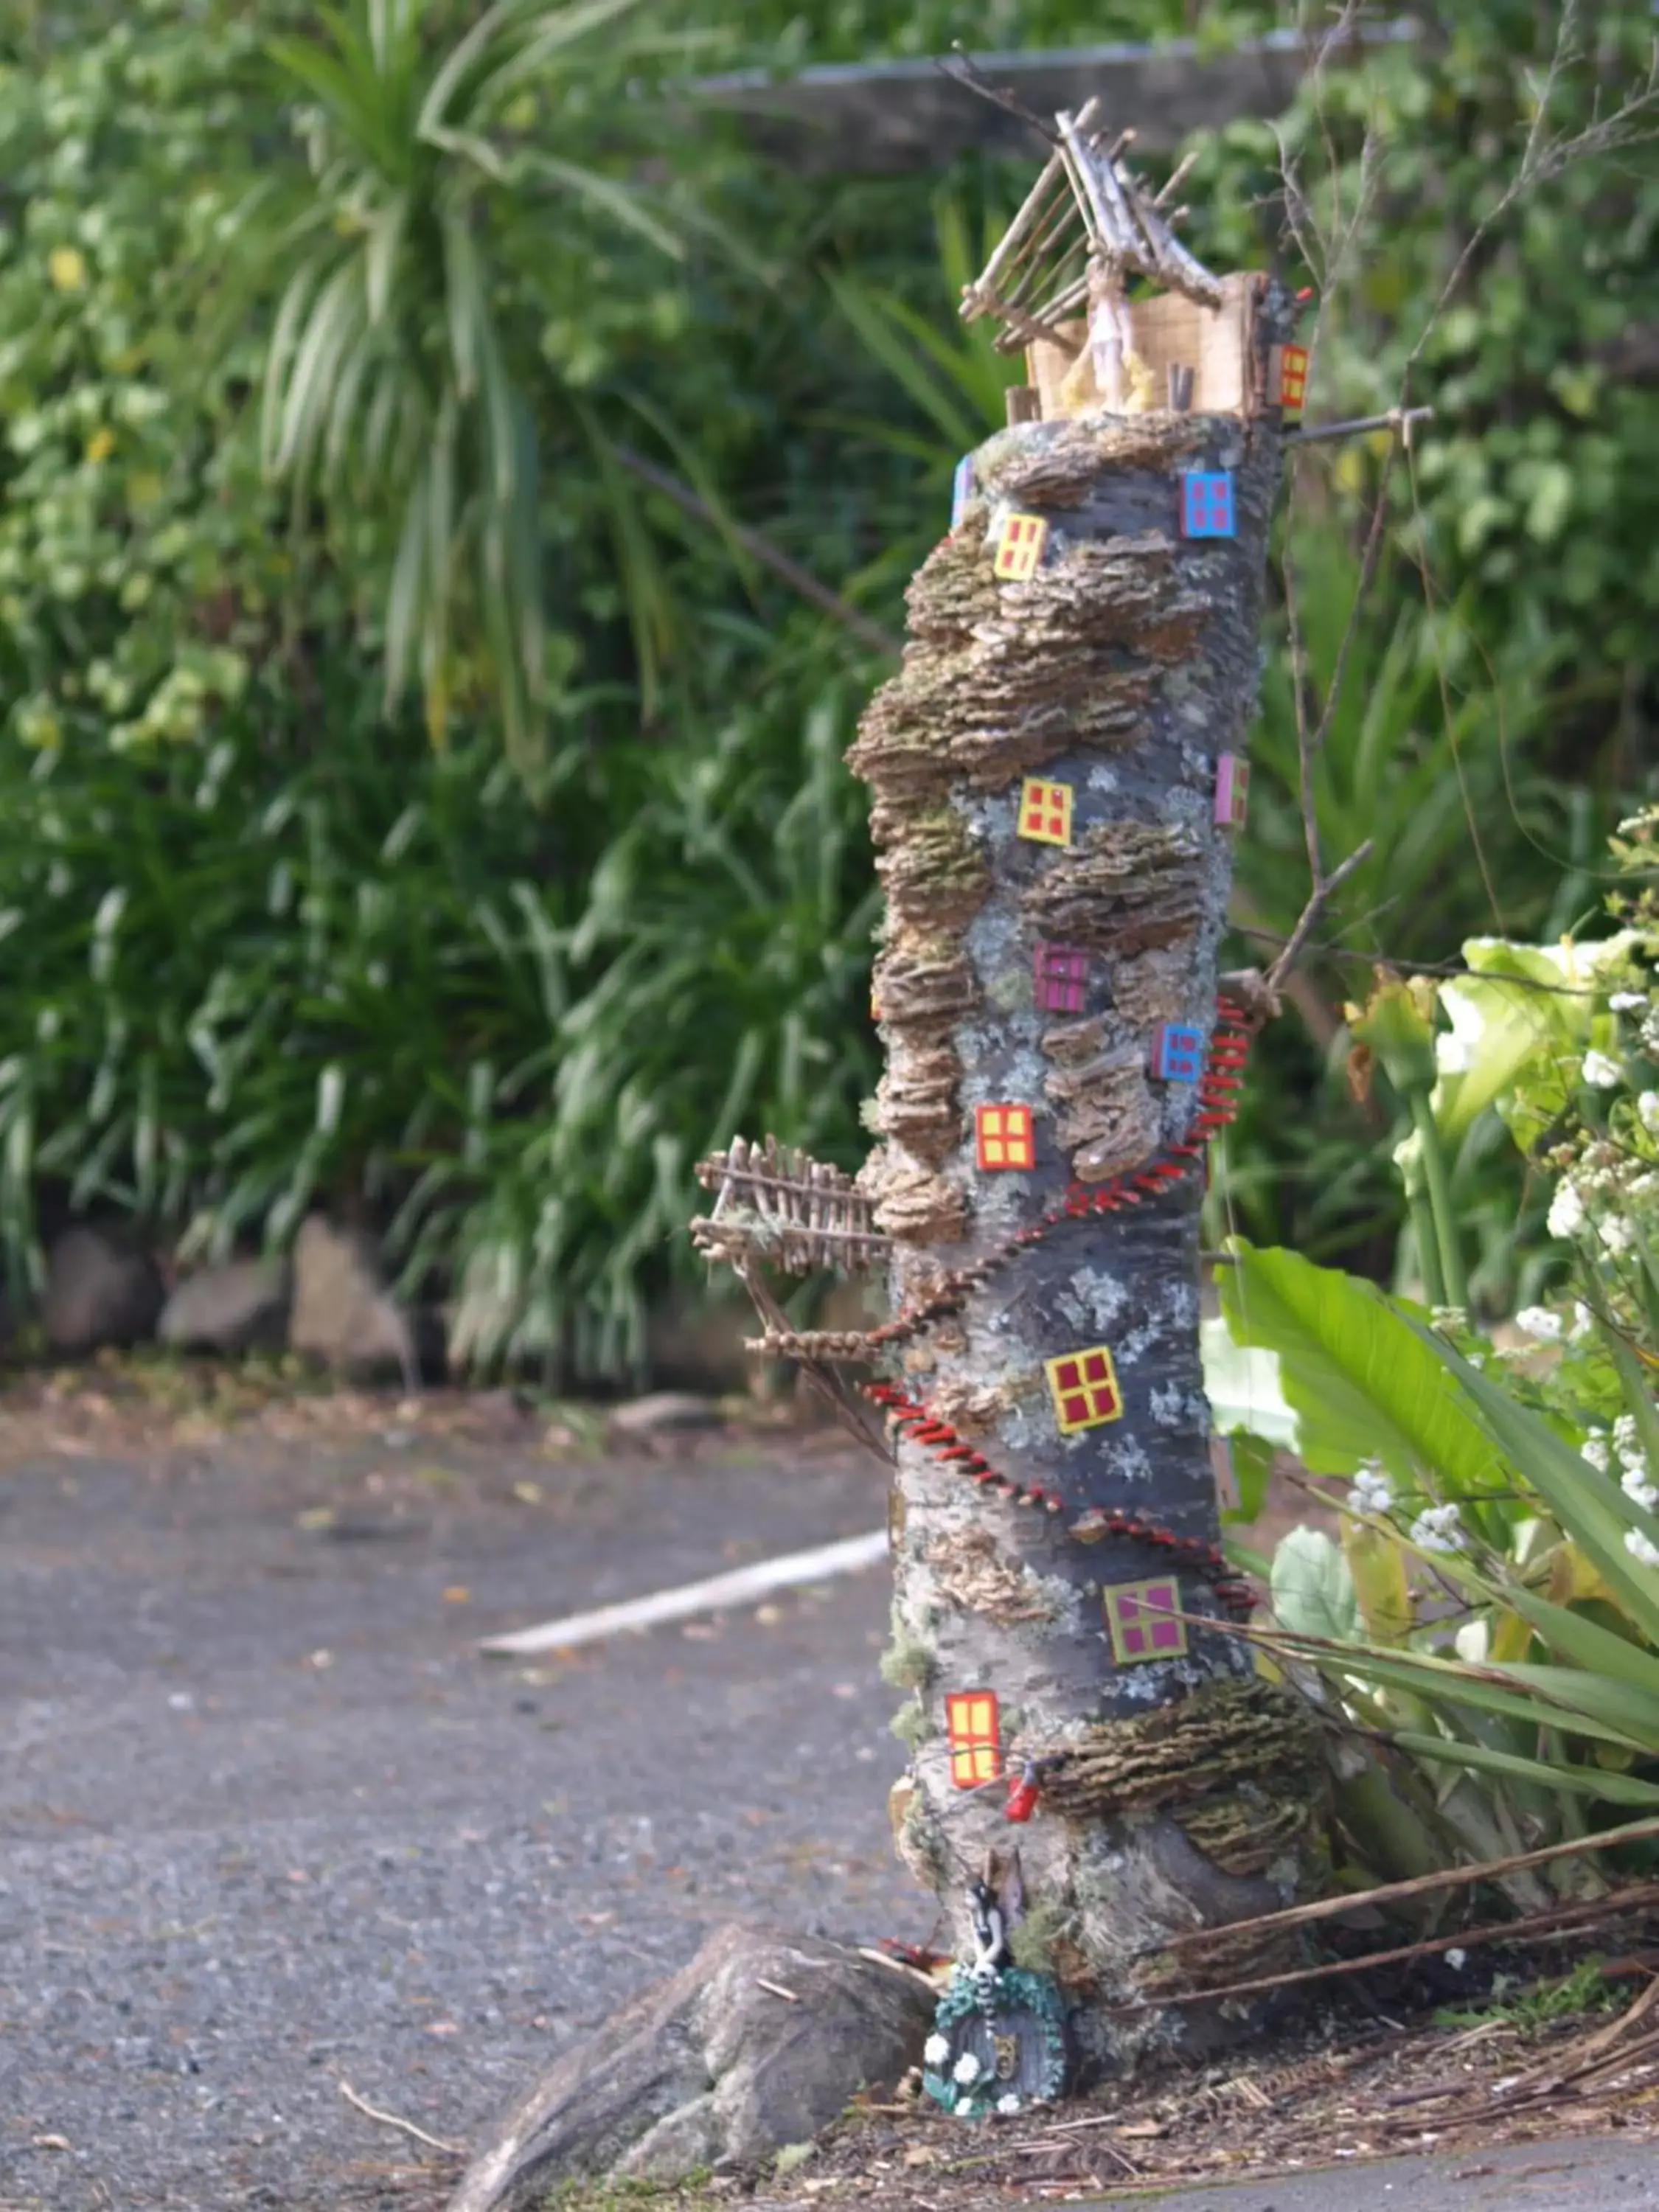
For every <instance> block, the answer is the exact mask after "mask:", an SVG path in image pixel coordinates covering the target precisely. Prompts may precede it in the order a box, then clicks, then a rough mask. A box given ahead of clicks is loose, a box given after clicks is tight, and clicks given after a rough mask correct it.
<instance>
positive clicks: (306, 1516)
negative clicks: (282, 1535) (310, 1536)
mask: <svg viewBox="0 0 1659 2212" xmlns="http://www.w3.org/2000/svg"><path fill="white" fill-rule="evenodd" d="M294 1525H295V1528H332V1527H333V1526H334V1508H333V1507H332V1506H331V1505H307V1508H306V1510H305V1511H304V1512H303V1513H296V1514H295V1516H294Z"/></svg>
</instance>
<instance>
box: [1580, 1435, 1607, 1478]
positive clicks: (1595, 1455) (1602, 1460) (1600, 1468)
mask: <svg viewBox="0 0 1659 2212" xmlns="http://www.w3.org/2000/svg"><path fill="white" fill-rule="evenodd" d="M1578 1456H1579V1458H1580V1459H1584V1460H1588V1461H1589V1463H1590V1465H1591V1466H1592V1467H1593V1468H1595V1470H1596V1472H1597V1473H1598V1474H1608V1473H1610V1472H1611V1469H1612V1465H1613V1447H1612V1445H1611V1444H1610V1443H1608V1442H1607V1431H1606V1430H1605V1429H1587V1430H1586V1431H1585V1432H1584V1441H1583V1443H1582V1444H1580V1445H1579V1447H1578Z"/></svg>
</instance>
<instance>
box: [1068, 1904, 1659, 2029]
mask: <svg viewBox="0 0 1659 2212" xmlns="http://www.w3.org/2000/svg"><path fill="white" fill-rule="evenodd" d="M1357 1901H1358V1900H1357V1899H1354V1900H1351V1902H1357ZM1656 1904H1659V1882H1652V1881H1644V1882H1638V1883H1636V1884H1635V1885H1634V1886H1633V1887H1631V1888H1629V1889H1619V1890H1614V1891H1613V1893H1612V1894H1611V1895H1610V1896H1607V1897H1598V1898H1595V1899H1591V1900H1590V1901H1589V1903H1587V1904H1583V1905H1554V1906H1553V1907H1552V1908H1551V1909H1550V1911H1547V1912H1534V1913H1529V1914H1528V1915H1527V1916H1526V1917H1524V1918H1522V1919H1519V1920H1498V1921H1493V1922H1492V1923H1490V1924H1489V1925H1488V1926H1486V1927H1485V1928H1465V1929H1453V1931H1452V1933H1451V1934H1450V1935H1449V1936H1425V1937H1424V1938H1423V1939H1422V1940H1421V1941H1420V1942H1416V1943H1401V1944H1398V1945H1396V1946H1395V1948H1394V1949H1393V1950H1391V1951H1368V1952H1367V1953H1366V1954H1365V1955H1364V1958H1360V1959H1328V1960H1322V1962H1321V1963H1320V1964H1319V1965H1318V1966H1297V1967H1294V1968H1292V1969H1291V1972H1288V1973H1284V1974H1261V1975H1257V1976H1256V1977H1255V1978H1254V1979H1252V1980H1250V1981H1246V1982H1224V1983H1223V1984H1221V1985H1220V1987H1219V1988H1217V1989H1206V1990H1181V1991H1179V1992H1177V1993H1176V1995H1174V1996H1158V1997H1143V1998H1141V1999H1140V2000H1139V2002H1137V2003H1134V2004H1129V2005H1115V2006H1114V2007H1113V2008H1112V2009H1113V2011H1114V2012H1115V2013H1117V2014H1127V2013H1137V2012H1149V2011H1157V2010H1158V2009H1159V2008H1161V2007H1163V2006H1165V2005H1190V2004H1218V2003H1219V2002H1221V2001H1222V1999H1223V1998H1224V1997H1246V1996H1265V1995H1266V1994H1267V1991H1268V1990H1285V1989H1291V1988H1294V1987H1295V1986H1297V1984H1301V1983H1307V1982H1320V1981H1326V1980H1328V1979H1330V1978H1332V1977H1334V1976H1335V1975H1338V1974H1363V1973H1364V1972H1366V1971H1367V1969H1368V1968H1370V1967H1372V1966H1399V1965H1401V1964H1402V1963H1403V1962H1404V1961H1405V1960H1407V1959H1423V1958H1427V1957H1429V1956H1431V1954H1433V1953H1435V1952H1437V1951H1451V1950H1462V1949H1466V1948H1468V1947H1470V1946H1471V1945H1473V1944H1476V1943H1512V1942H1516V1941H1518V1940H1519V1939H1520V1938H1521V1937H1522V1936H1547V1935H1553V1934H1556V1933H1559V1932H1560V1931H1562V1930H1565V1929H1570V1928H1571V1929H1581V1930H1582V1929H1587V1928H1595V1927H1597V1926H1599V1925H1600V1924H1601V1923H1602V1922H1603V1921H1607V1920H1612V1919H1615V1918H1617V1917H1618V1916H1619V1915H1620V1913H1624V1912H1633V1911H1638V1910H1639V1909H1641V1908H1642V1907H1644V1906H1648V1905H1656ZM1239 1924H1240V1925H1242V1926H1249V1925H1250V1924H1252V1923H1248V1922H1245V1923H1239ZM1211 1932H1212V1933H1214V1934H1220V1933H1221V1932H1222V1931H1221V1930H1219V1929H1215V1930H1212V1931H1211ZM1177 1940H1179V1939H1177Z"/></svg>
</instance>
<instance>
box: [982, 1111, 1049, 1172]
mask: <svg viewBox="0 0 1659 2212" xmlns="http://www.w3.org/2000/svg"><path fill="white" fill-rule="evenodd" d="M974 1122H975V1133H976V1135H977V1136H978V1139H979V1164H980V1165H981V1168H1029V1167H1034V1166H1035V1165H1036V1136H1035V1133H1034V1132H1033V1130H1032V1127H1031V1109H1030V1107H1029V1106H976V1107H975V1109H974Z"/></svg>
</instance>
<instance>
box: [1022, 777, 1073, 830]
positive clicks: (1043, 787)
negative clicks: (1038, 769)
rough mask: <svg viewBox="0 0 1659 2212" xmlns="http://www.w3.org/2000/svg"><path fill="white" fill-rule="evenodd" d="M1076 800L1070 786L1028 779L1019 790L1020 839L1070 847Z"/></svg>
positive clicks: (1044, 780) (1039, 778)
mask: <svg viewBox="0 0 1659 2212" xmlns="http://www.w3.org/2000/svg"><path fill="white" fill-rule="evenodd" d="M1072 800H1073V790H1072V787H1071V785H1070V784H1069V783H1051V782H1049V781H1048V778H1047V777H1046V776H1041V775H1028V776H1027V777H1026V779H1025V781H1024V783H1022V784H1021V786H1020V787H1019V834H1020V836H1022V837H1029V838H1030V839H1031V840H1032V841H1033V842H1034V843H1036V844H1038V845H1069V844H1070V843H1071V842H1072Z"/></svg>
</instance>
